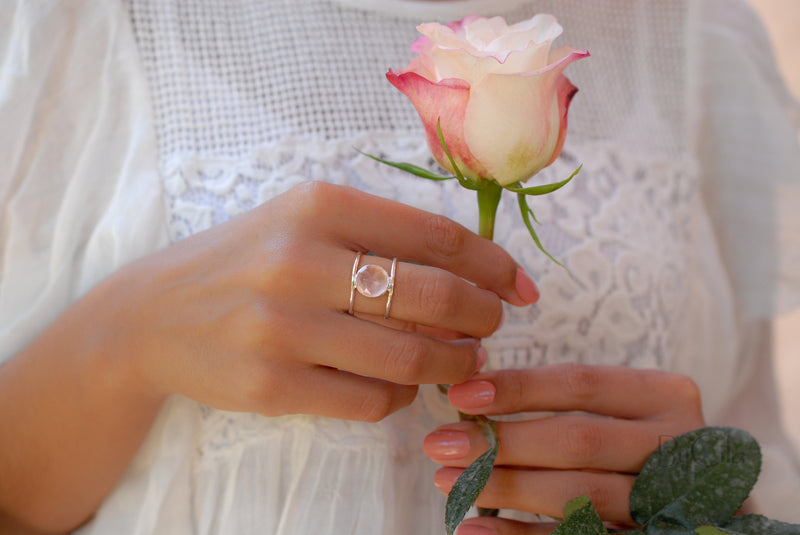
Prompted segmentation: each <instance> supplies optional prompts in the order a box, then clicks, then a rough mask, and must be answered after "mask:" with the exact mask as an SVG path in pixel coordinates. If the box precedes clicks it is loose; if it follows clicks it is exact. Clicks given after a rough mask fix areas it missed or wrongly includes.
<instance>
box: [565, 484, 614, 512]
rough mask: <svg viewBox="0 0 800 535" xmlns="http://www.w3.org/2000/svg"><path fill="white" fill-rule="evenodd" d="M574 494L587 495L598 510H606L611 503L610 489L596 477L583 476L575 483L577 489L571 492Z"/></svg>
mask: <svg viewBox="0 0 800 535" xmlns="http://www.w3.org/2000/svg"><path fill="white" fill-rule="evenodd" d="M572 494H574V495H575V496H580V495H585V496H588V497H589V499H590V500H592V503H593V504H594V506H595V509H597V511H598V512H600V513H601V515H602V513H603V512H604V511H607V510H608V509H609V507H610V506H611V505H612V493H611V489H609V488H608V487H606V486H605V485H603V484H602V483H601V481H600V480H598V478H596V477H591V476H588V475H587V476H584V477H582V478H581V479H580V480H579V481H578V484H577V489H575V491H574V492H573V493H572Z"/></svg>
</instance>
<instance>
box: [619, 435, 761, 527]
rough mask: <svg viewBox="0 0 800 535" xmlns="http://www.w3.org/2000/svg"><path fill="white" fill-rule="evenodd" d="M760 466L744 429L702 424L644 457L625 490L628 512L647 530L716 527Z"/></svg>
mask: <svg viewBox="0 0 800 535" xmlns="http://www.w3.org/2000/svg"><path fill="white" fill-rule="evenodd" d="M760 470H761V450H760V448H759V446H758V443H757V442H756V441H755V439H754V438H753V437H752V436H750V435H749V434H748V433H746V432H745V431H741V430H739V429H733V428H727V427H706V428H703V429H698V430H696V431H692V432H689V433H686V434H685V435H681V436H679V437H678V438H675V439H674V440H671V441H669V442H667V443H665V444H663V445H662V446H660V447H659V448H658V449H657V450H656V451H655V452H654V453H653V454H652V455H650V457H649V458H648V459H647V462H646V463H645V465H644V467H643V468H642V471H641V473H640V474H639V476H638V477H637V478H636V482H635V483H634V485H633V490H632V491H631V498H630V506H631V516H632V517H633V520H634V521H635V522H636V523H637V524H640V525H643V526H645V531H646V532H647V533H670V532H671V531H672V529H673V528H674V529H675V531H674V532H676V533H681V532H683V531H682V530H689V531H690V532H693V531H694V529H695V528H697V527H698V526H704V525H707V526H722V525H723V524H724V523H725V522H727V521H728V520H729V519H730V518H731V517H732V516H733V515H734V514H735V513H736V511H737V510H738V509H739V507H741V505H742V503H743V502H744V500H745V498H747V496H748V494H749V493H750V490H751V489H752V488H753V485H754V484H755V482H756V480H757V479H758V473H759V471H760ZM651 527H652V528H653V529H652V530H651V529H650V528H651ZM659 530H661V531H659Z"/></svg>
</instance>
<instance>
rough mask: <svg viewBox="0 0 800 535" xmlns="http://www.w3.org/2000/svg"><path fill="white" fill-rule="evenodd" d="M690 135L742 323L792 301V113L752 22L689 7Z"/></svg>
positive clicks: (796, 190) (723, 10)
mask: <svg viewBox="0 0 800 535" xmlns="http://www.w3.org/2000/svg"><path fill="white" fill-rule="evenodd" d="M692 5H693V6H694V9H698V10H700V13H698V14H697V15H698V16H697V17H695V20H696V21H697V24H698V27H697V31H696V32H695V33H694V34H693V35H694V37H695V38H696V39H697V40H696V42H695V43H693V44H691V46H690V49H691V50H693V51H694V52H695V59H696V63H695V65H694V67H695V68H694V83H695V84H696V87H695V89H696V91H695V94H696V95H698V98H697V100H696V101H695V103H694V105H695V106H696V109H695V110H694V113H693V116H694V117H695V118H696V121H697V123H696V125H695V128H694V129H693V132H694V134H695V139H694V140H693V141H694V142H695V145H696V147H697V154H698V157H699V163H700V167H701V170H702V173H703V181H704V184H703V187H704V195H705V199H706V202H707V204H708V207H709V210H710V212H711V214H712V217H713V219H714V222H715V231H716V233H717V235H718V239H719V243H720V247H721V249H722V251H721V252H722V254H723V256H724V258H725V259H726V260H727V267H728V270H729V275H730V278H731V280H732V281H733V284H734V287H735V291H736V294H737V296H738V298H739V304H740V307H741V308H740V310H739V311H738V312H740V313H741V315H742V317H743V318H745V319H758V318H761V319H763V318H769V317H772V316H774V315H776V314H778V313H781V312H785V311H787V310H789V309H791V308H793V307H796V306H798V305H799V304H800V269H798V266H800V209H798V206H800V147H798V125H799V124H800V120H798V119H800V107H798V104H797V103H796V102H795V101H794V100H793V99H792V97H791V95H790V94H789V92H788V90H787V89H786V87H785V86H784V84H783V82H782V80H781V78H780V75H779V73H778V71H777V67H776V65H775V62H774V58H773V56H772V51H771V49H770V44H769V39H768V37H767V34H766V32H765V30H764V28H763V26H761V25H760V23H759V22H758V21H759V19H758V17H757V15H756V14H755V13H754V12H753V11H752V10H751V9H750V8H749V6H747V5H745V4H744V3H743V2H729V1H727V0H726V1H722V0H708V1H706V2H698V3H693V4H692Z"/></svg>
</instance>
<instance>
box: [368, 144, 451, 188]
mask: <svg viewBox="0 0 800 535" xmlns="http://www.w3.org/2000/svg"><path fill="white" fill-rule="evenodd" d="M356 150H357V151H358V152H360V153H361V154H363V155H364V156H366V157H367V158H372V159H373V160H375V161H376V162H380V163H382V164H384V165H388V166H390V167H395V168H397V169H400V170H402V171H405V172H406V173H411V174H412V175H416V176H418V177H420V178H427V179H428V180H435V181H437V182H441V181H444V180H452V179H454V178H455V177H454V176H442V175H437V174H436V173H434V172H432V171H428V170H427V169H425V168H424V167H420V166H418V165H414V164H410V163H403V162H390V161H389V160H384V159H383V158H378V157H377V156H373V155H372V154H369V153H366V152H363V151H360V150H358V149H356Z"/></svg>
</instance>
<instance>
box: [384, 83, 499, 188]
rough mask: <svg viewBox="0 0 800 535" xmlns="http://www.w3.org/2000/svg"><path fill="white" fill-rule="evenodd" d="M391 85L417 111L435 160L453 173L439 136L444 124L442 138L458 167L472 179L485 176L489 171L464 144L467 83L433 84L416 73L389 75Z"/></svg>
mask: <svg viewBox="0 0 800 535" xmlns="http://www.w3.org/2000/svg"><path fill="white" fill-rule="evenodd" d="M386 78H387V79H388V80H389V82H390V83H391V84H392V85H393V86H395V87H396V88H397V89H399V90H400V91H401V92H402V93H403V94H404V95H405V96H406V97H408V99H409V100H410V101H411V103H412V104H413V105H414V107H415V108H416V109H417V113H419V116H420V118H421V119H422V124H423V125H424V126H425V135H426V138H427V141H428V145H429V147H430V149H431V153H432V154H433V157H434V158H435V159H436V161H437V162H439V165H441V166H442V167H444V168H445V169H447V170H448V171H450V172H453V171H454V170H453V169H452V166H451V165H450V162H449V160H448V159H447V156H446V154H445V153H444V149H442V146H441V144H440V143H439V138H438V136H437V133H436V124H437V121H441V128H442V135H443V136H444V139H445V142H446V143H447V148H448V149H449V150H450V153H451V154H452V155H453V157H454V159H455V161H456V165H458V167H459V169H460V170H461V171H462V172H463V173H464V175H466V176H467V177H469V178H472V179H478V178H479V177H482V176H486V169H485V168H484V167H483V166H482V165H481V164H480V162H478V161H477V160H476V159H475V157H474V156H473V155H472V153H471V152H470V150H469V147H468V146H467V144H466V142H465V141H464V129H463V125H464V112H465V110H466V108H467V103H468V102H469V95H470V89H469V84H467V83H466V82H465V81H464V80H457V79H449V80H442V81H441V82H439V83H434V82H432V81H430V80H428V79H426V78H425V77H423V76H420V75H419V74H417V73H415V72H398V73H395V72H393V71H389V72H388V73H387V74H386Z"/></svg>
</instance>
